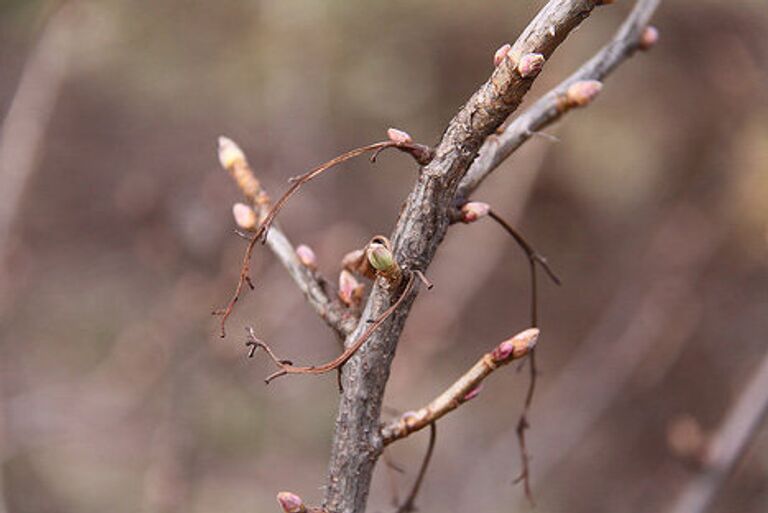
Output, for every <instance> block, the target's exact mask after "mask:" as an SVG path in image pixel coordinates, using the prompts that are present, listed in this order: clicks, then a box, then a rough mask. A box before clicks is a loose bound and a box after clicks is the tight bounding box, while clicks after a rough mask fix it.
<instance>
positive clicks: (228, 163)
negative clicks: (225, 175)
mask: <svg viewBox="0 0 768 513" xmlns="http://www.w3.org/2000/svg"><path fill="white" fill-rule="evenodd" d="M219 162H220V163H221V167H223V168H224V169H227V170H229V169H231V168H232V166H234V165H235V164H236V163H237V162H245V153H243V150H241V149H240V146H238V145H237V143H235V141H233V140H232V139H230V138H228V137H224V136H221V137H219Z"/></svg>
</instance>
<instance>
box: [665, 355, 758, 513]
mask: <svg viewBox="0 0 768 513" xmlns="http://www.w3.org/2000/svg"><path fill="white" fill-rule="evenodd" d="M766 416H768V354H767V355H765V356H764V357H763V360H762V362H761V363H760V367H759V368H758V369H757V371H755V374H754V376H753V377H752V380H751V381H750V383H749V385H748V386H747V388H746V390H744V392H743V393H742V394H741V396H740V397H739V398H738V401H737V402H736V404H735V405H734V406H733V408H732V409H731V411H729V412H728V415H727V416H726V418H725V420H724V421H723V422H722V424H721V425H720V428H719V429H718V430H717V432H716V433H715V434H714V436H713V437H712V440H711V441H710V443H709V445H708V447H707V450H706V456H705V458H704V467H703V469H702V470H701V472H700V473H699V474H698V475H696V476H695V477H694V478H693V479H692V480H691V482H690V483H689V484H688V485H687V486H686V487H685V488H684V489H683V490H682V493H680V495H679V496H678V498H677V501H676V502H675V504H674V505H673V506H672V507H671V508H670V509H669V511H670V513H705V512H706V511H707V510H708V509H709V507H710V506H711V505H712V502H713V500H714V498H715V497H716V496H717V493H718V492H719V491H720V489H721V488H722V486H723V484H725V481H726V479H727V478H728V476H730V475H731V473H732V471H733V469H734V467H735V466H736V464H737V463H738V462H739V460H740V459H741V457H742V456H743V455H744V452H745V451H746V450H747V448H748V447H749V444H750V442H752V440H753V439H754V438H755V436H756V435H757V433H758V431H759V428H760V425H761V424H762V423H763V421H764V420H765V418H766Z"/></svg>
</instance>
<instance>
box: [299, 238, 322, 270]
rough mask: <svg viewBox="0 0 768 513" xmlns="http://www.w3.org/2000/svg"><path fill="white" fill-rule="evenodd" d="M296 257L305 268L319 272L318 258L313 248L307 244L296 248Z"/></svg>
mask: <svg viewBox="0 0 768 513" xmlns="http://www.w3.org/2000/svg"><path fill="white" fill-rule="evenodd" d="M296 256H297V257H298V258H299V262H301V264H302V265H303V266H304V267H306V268H307V269H310V270H312V271H316V270H317V257H316V256H315V252H314V251H312V248H310V247H309V246H307V245H306V244H301V245H300V246H298V247H297V248H296Z"/></svg>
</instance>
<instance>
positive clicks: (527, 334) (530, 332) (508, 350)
mask: <svg viewBox="0 0 768 513" xmlns="http://www.w3.org/2000/svg"><path fill="white" fill-rule="evenodd" d="M538 338H539V330H538V328H529V329H527V330H525V331H521V332H520V333H518V334H517V335H515V336H514V337H512V338H510V339H507V340H505V341H504V342H502V343H501V344H499V345H498V346H496V348H495V349H494V350H493V351H492V352H491V357H492V358H493V361H495V362H496V363H507V361H509V360H514V359H517V358H522V357H523V356H525V355H527V354H528V352H529V351H530V350H531V349H533V348H534V347H536V341H537V340H538Z"/></svg>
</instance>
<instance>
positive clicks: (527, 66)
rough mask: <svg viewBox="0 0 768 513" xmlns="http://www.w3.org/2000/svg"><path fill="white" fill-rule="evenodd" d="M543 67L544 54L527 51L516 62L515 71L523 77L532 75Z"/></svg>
mask: <svg viewBox="0 0 768 513" xmlns="http://www.w3.org/2000/svg"><path fill="white" fill-rule="evenodd" d="M543 67H544V56H543V55H541V54H540V53H527V54H525V55H523V56H522V57H521V58H520V62H518V63H517V72H518V73H520V76H521V77H523V78H530V77H534V76H536V75H538V74H539V71H541V68H543Z"/></svg>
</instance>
